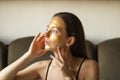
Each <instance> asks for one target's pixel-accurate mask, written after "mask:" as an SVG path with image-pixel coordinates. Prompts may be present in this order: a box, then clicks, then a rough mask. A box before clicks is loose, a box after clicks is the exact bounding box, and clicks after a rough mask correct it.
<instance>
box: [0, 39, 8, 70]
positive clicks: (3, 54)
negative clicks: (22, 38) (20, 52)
mask: <svg viewBox="0 0 120 80" xmlns="http://www.w3.org/2000/svg"><path fill="white" fill-rule="evenodd" d="M6 65H7V47H6V45H5V44H4V43H3V42H1V41H0V70H1V69H3V68H4V67H5V66H6Z"/></svg>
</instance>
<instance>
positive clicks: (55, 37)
mask: <svg viewBox="0 0 120 80" xmlns="http://www.w3.org/2000/svg"><path fill="white" fill-rule="evenodd" d="M51 41H52V42H53V43H55V44H57V46H60V45H61V44H62V39H61V36H60V35H52V36H51Z"/></svg>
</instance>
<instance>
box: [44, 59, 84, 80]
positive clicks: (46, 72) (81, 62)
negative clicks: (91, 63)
mask: <svg viewBox="0 0 120 80" xmlns="http://www.w3.org/2000/svg"><path fill="white" fill-rule="evenodd" d="M84 61H85V58H84V59H83V60H82V62H81V64H80V66H79V68H78V72H77V76H76V80H78V78H79V72H80V69H81V66H82V64H83V62H84ZM51 63H52V60H51V61H50V63H49V65H48V68H47V72H46V76H45V80H47V76H48V71H49V67H50V65H51Z"/></svg>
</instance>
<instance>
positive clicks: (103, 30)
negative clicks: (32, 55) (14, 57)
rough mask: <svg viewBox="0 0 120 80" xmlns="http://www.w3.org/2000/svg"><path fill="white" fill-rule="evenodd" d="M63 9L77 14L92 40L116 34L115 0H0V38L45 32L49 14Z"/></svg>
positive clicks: (119, 15)
mask: <svg viewBox="0 0 120 80" xmlns="http://www.w3.org/2000/svg"><path fill="white" fill-rule="evenodd" d="M64 11H65V12H72V13H74V14H75V15H77V16H78V17H79V19H80V20H81V22H82V24H83V26H84V30H85V35H86V39H87V40H90V41H92V42H93V43H94V44H99V43H100V42H102V41H104V40H107V39H111V38H117V37H120V1H118V0H0V41H2V42H4V43H5V44H9V43H10V42H11V41H13V40H15V39H18V38H21V37H27V36H34V35H36V33H37V32H45V31H46V28H47V27H46V26H47V24H48V23H49V21H50V19H51V17H52V16H53V15H54V14H55V13H57V12H64Z"/></svg>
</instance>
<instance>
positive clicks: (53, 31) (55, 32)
mask: <svg viewBox="0 0 120 80" xmlns="http://www.w3.org/2000/svg"><path fill="white" fill-rule="evenodd" d="M46 31H49V29H46ZM51 32H52V33H54V34H57V33H58V31H57V30H55V29H52V30H51Z"/></svg>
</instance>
